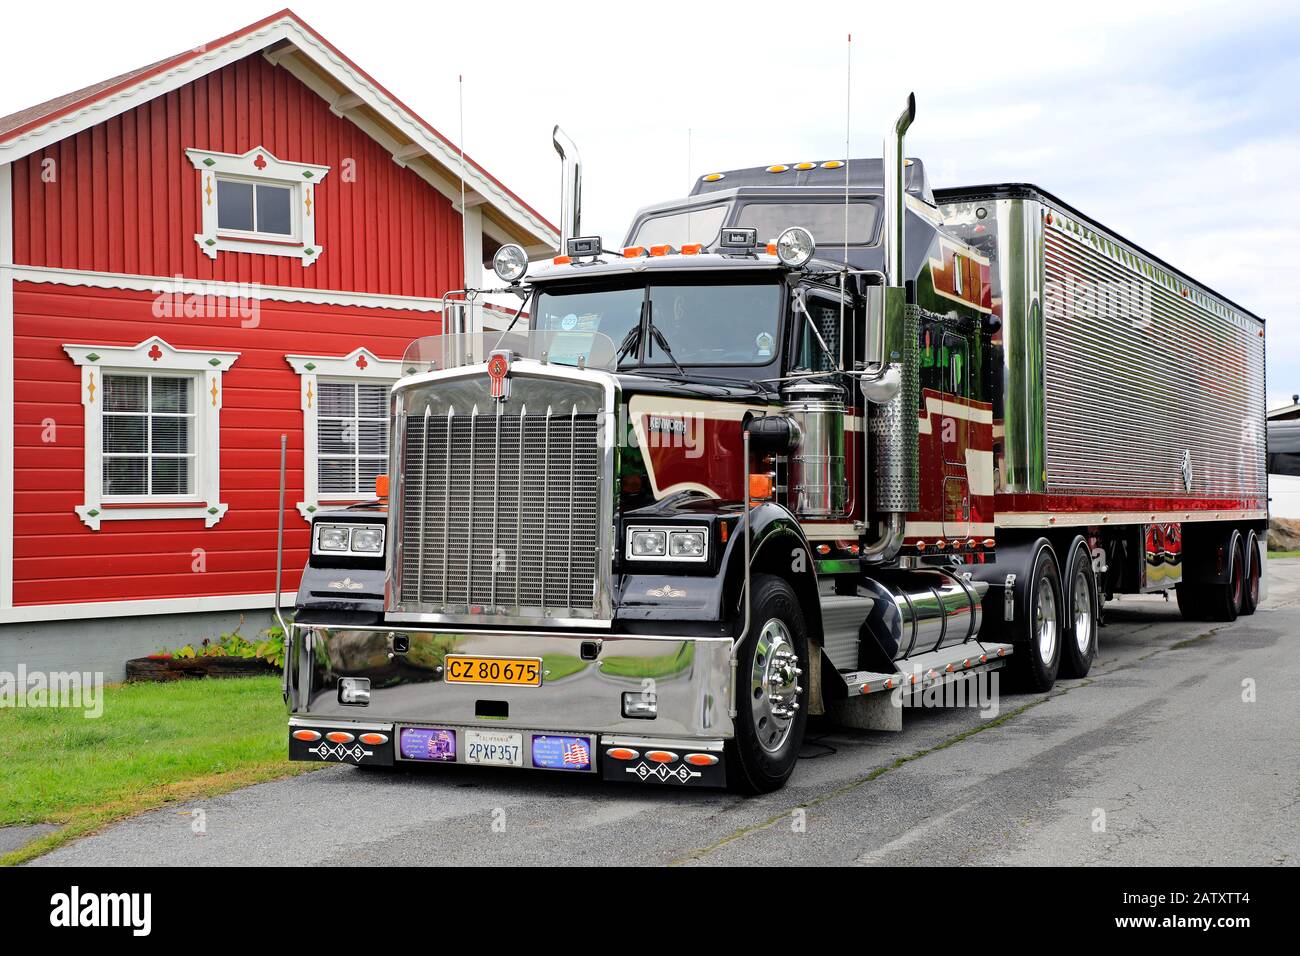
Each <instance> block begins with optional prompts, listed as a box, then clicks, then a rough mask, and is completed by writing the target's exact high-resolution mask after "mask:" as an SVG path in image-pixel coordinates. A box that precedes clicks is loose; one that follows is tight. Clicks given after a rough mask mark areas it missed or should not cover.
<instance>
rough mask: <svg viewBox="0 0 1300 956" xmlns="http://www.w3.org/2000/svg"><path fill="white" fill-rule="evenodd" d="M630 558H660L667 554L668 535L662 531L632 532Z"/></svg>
mask: <svg viewBox="0 0 1300 956" xmlns="http://www.w3.org/2000/svg"><path fill="white" fill-rule="evenodd" d="M631 540H632V557H634V558H661V557H663V556H664V555H665V554H667V553H668V534H667V532H664V531H633V532H632V539H631Z"/></svg>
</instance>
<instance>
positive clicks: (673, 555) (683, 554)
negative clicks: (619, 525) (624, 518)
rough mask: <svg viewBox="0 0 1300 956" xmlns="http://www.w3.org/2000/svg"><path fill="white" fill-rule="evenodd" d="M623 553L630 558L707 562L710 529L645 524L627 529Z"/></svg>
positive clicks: (637, 559)
mask: <svg viewBox="0 0 1300 956" xmlns="http://www.w3.org/2000/svg"><path fill="white" fill-rule="evenodd" d="M625 553H626V555H627V557H628V560H631V561H669V562H679V561H694V562H702V561H707V560H708V557H709V530H708V529H707V528H668V527H665V528H647V527H644V526H642V527H632V528H628V529H627V550H626V552H625Z"/></svg>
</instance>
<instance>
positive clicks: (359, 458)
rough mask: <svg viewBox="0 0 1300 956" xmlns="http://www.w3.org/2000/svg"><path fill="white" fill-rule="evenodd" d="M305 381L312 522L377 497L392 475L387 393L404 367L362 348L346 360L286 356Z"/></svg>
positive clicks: (304, 508) (307, 513) (306, 475)
mask: <svg viewBox="0 0 1300 956" xmlns="http://www.w3.org/2000/svg"><path fill="white" fill-rule="evenodd" d="M285 361H287V362H288V363H289V364H290V365H291V366H293V370H294V371H295V372H297V373H298V375H299V378H300V380H301V381H300V389H301V394H302V433H303V489H302V490H303V500H302V501H300V502H298V511H299V513H300V514H301V515H302V516H303V517H304V518H307V519H308V520H310V519H311V515H312V514H313V513H314V512H316V511H319V510H320V509H321V508H326V507H329V506H330V505H342V504H350V503H352V502H354V501H360V500H364V499H367V498H373V497H374V496H375V478H377V477H378V476H379V475H382V474H385V473H387V471H388V414H389V412H388V394H389V392H390V391H391V390H392V387H393V383H394V382H396V381H397V379H398V378H400V377H401V374H402V363H401V362H398V361H392V360H389V359H381V358H377V357H376V356H375V354H374V353H373V352H371V351H370V350H369V349H365V348H359V349H356V350H354V351H352V352H350V353H349V354H347V355H338V356H329V355H286V356H285Z"/></svg>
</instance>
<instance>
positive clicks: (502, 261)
mask: <svg viewBox="0 0 1300 956" xmlns="http://www.w3.org/2000/svg"><path fill="white" fill-rule="evenodd" d="M492 271H493V272H495V273H496V274H497V278H498V279H500V280H501V281H502V282H510V283H515V282H518V281H519V280H520V279H522V278H523V277H524V273H525V272H527V271H528V253H526V252H524V250H523V247H522V246H517V245H515V244H514V243H513V242H509V243H506V244H505V245H504V246H502V247H501V248H500V249H498V250H497V254H496V255H495V256H493V257H492Z"/></svg>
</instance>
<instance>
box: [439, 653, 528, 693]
mask: <svg viewBox="0 0 1300 956" xmlns="http://www.w3.org/2000/svg"><path fill="white" fill-rule="evenodd" d="M443 664H444V666H445V667H446V678H445V679H446V681H447V683H449V684H515V685H522V686H524V687H539V686H541V683H542V662H541V661H540V660H538V659H537V658H535V657H448V658H446V659H445V660H444V662H443Z"/></svg>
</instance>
